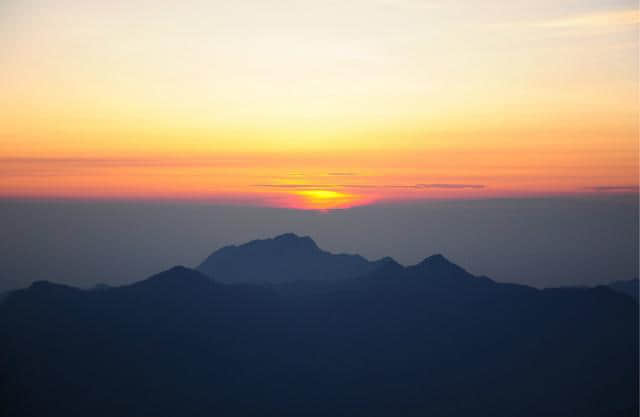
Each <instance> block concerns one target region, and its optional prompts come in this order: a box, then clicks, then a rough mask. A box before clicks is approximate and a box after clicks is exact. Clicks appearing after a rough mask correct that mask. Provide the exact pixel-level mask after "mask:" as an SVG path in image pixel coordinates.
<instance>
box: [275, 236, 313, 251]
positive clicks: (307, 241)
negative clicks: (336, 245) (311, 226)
mask: <svg viewBox="0 0 640 417" xmlns="http://www.w3.org/2000/svg"><path fill="white" fill-rule="evenodd" d="M270 240H273V242H276V243H280V244H285V245H296V246H298V247H307V248H315V249H317V248H318V245H316V242H315V241H314V240H313V239H311V237H309V236H298V235H296V234H295V233H284V234H281V235H278V236H276V237H274V238H273V239H270Z"/></svg>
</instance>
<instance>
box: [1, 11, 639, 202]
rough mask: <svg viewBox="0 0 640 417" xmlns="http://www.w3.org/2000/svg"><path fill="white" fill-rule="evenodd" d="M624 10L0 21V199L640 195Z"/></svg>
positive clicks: (41, 14)
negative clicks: (638, 191)
mask: <svg viewBox="0 0 640 417" xmlns="http://www.w3.org/2000/svg"><path fill="white" fill-rule="evenodd" d="M639 22H640V14H639V12H638V6H637V2H636V1H635V0H634V1H627V0H624V1H607V0H600V1H595V0H575V1H574V0H565V1H558V0H539V1H535V2H534V1H524V0H513V1H509V2H506V1H497V0H485V1H466V2H460V1H453V0H443V1H429V0H395V1H394V0H343V1H334V0H327V1H302V0H299V1H292V0H281V1H274V0H255V1H249V0H246V1H235V2H229V1H184V2H163V1H157V0H156V1H153V2H152V1H137V0H133V1H124V0H114V1H108V2H105V1H98V0H86V1H78V0H75V1H74V0H59V1H53V0H40V1H37V0H34V1H16V0H8V1H3V2H2V3H1V4H0V91H1V92H2V93H1V94H0V98H1V99H0V197H5V198H14V197H19V198H24V197H26V198H74V199H87V198H89V199H135V200H138V199H144V200H147V199H149V200H156V199H171V200H198V201H214V202H221V203H233V204H250V205H267V206H277V207H291V208H305V209H331V208H343V207H352V206H357V205H365V204H373V203H376V202H389V201H404V200H416V199H442V198H455V199H459V198H490V197H519V196H554V195H576V194H577V195H580V194H592V193H593V194H598V195H600V194H611V193H637V190H638V152H639V145H638V111H639V104H638V48H639V42H638V31H639Z"/></svg>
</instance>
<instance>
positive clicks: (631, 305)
mask: <svg viewBox="0 0 640 417" xmlns="http://www.w3.org/2000/svg"><path fill="white" fill-rule="evenodd" d="M284 239H291V241H293V242H300V244H301V245H303V246H307V247H306V248H298V249H296V248H287V249H286V251H287V252H288V253H296V251H299V252H300V253H302V254H308V253H309V252H313V251H314V250H313V247H315V245H314V244H312V242H309V241H310V239H308V240H306V239H304V238H297V237H294V236H288V237H285V238H284ZM300 239H302V240H300ZM273 243H274V242H266V243H265V242H264V241H263V242H262V243H259V244H257V243H254V245H258V246H261V247H262V246H263V245H266V247H274V246H272V244H273ZM281 243H282V242H277V245H276V246H277V247H281V246H280V244H281ZM292 245H294V246H295V244H292ZM243 246H244V245H243ZM239 248H240V247H239ZM236 249H238V248H235V249H233V251H234V252H235V250H236ZM316 250H317V251H319V250H318V249H317V248H316ZM257 252H260V253H261V251H257ZM257 252H253V251H251V250H246V251H245V249H242V250H241V254H242V255H240V254H238V253H236V254H235V255H234V256H233V257H231V258H230V259H233V263H235V262H241V261H243V259H244V262H245V263H251V262H253V260H254V258H253V257H252V256H253V255H254V253H257ZM320 252H321V251H320ZM275 253H276V254H275V255H274V256H275V257H276V258H277V259H279V261H280V258H281V257H282V256H281V255H280V254H279V252H277V251H276V252H275ZM243 256H247V257H246V258H243ZM305 256H306V255H305ZM320 256H322V255H320ZM329 256H335V255H329ZM260 259H261V262H264V264H265V265H274V264H276V263H275V262H269V260H268V257H267V256H266V255H264V256H263V257H262V258H260ZM292 263H293V264H298V265H300V263H298V262H296V261H293V260H292ZM376 265H377V268H376V269H374V270H368V271H365V273H363V274H361V275H359V276H357V277H353V278H349V277H347V276H346V275H345V276H342V278H341V279H334V280H330V279H327V278H328V277H325V276H323V275H319V276H320V277H321V279H319V280H312V281H307V280H304V279H303V280H285V279H283V282H282V283H281V284H277V285H273V284H271V285H258V284H225V283H221V282H219V281H217V280H216V279H215V278H213V279H212V278H211V277H210V276H208V275H205V274H203V273H201V272H199V271H196V270H192V269H189V268H185V267H174V268H172V269H170V270H167V271H164V272H161V273H159V274H156V275H154V276H152V277H150V278H148V279H145V280H143V281H140V282H137V283H134V284H131V285H126V286H122V287H113V288H105V289H103V290H100V291H95V290H80V289H76V288H72V287H68V286H64V285H58V284H54V283H50V282H44V281H41V282H36V283H34V284H33V285H32V286H31V287H29V288H27V289H23V290H18V291H13V292H11V293H10V294H9V295H8V296H7V298H6V299H5V301H4V302H3V303H2V304H0V370H1V372H0V415H3V416H4V415H7V416H21V417H30V416H38V417H43V416H44V417H47V416H64V417H74V416H78V417H80V416H82V417H85V416H97V417H102V416H104V417H106V416H109V417H111V416H125V417H138V416H140V417H142V416H145V417H146V416H154V417H164V416H167V417H169V416H171V417H174V416H186V417H192V416H194V417H195V416H198V417H199V416H202V417H204V416H211V415H216V416H223V417H224V416H256V417H258V416H264V417H276V416H277V417H289V416H290V417H294V416H311V417H325V416H332V417H339V416H345V417H346V416H354V417H389V416H409V417H412V416H416V417H417V416H452V417H457V416H461V417H462V416H464V417H468V416H486V415H490V416H494V417H512V416H521V417H539V416H581V417H596V416H598V417H599V416H636V415H637V413H638V388H639V387H638V353H639V350H638V321H637V318H638V304H637V303H635V302H634V301H633V300H632V299H631V298H630V297H628V296H625V295H621V294H618V293H616V292H615V291H613V290H611V289H609V288H608V287H596V288H585V289H577V288H563V289H547V290H537V289H534V288H531V287H527V286H522V285H512V284H502V283H497V282H494V281H492V280H491V279H489V278H486V277H478V276H475V275H473V274H471V273H469V272H467V271H465V270H464V269H462V268H460V267H459V266H457V265H455V264H453V263H452V262H450V261H448V260H447V259H446V258H444V257H443V256H441V255H434V256H431V257H428V258H426V259H425V260H424V261H423V262H420V263H419V264H417V265H414V266H410V267H403V266H402V265H400V264H398V263H397V262H395V261H393V260H392V259H390V258H385V259H383V260H381V261H379V262H377V263H376ZM270 268H271V269H269V268H267V269H266V270H265V271H266V272H265V276H264V277H260V276H259V275H256V276H253V275H247V276H251V277H252V280H253V281H256V282H264V281H269V280H270V278H271V275H270V274H272V273H273V272H274V271H276V270H277V269H276V268H275V267H270ZM365 269H366V268H365ZM228 271H229V270H227V273H229V272H228ZM342 271H344V270H342ZM211 272H212V273H211V275H212V276H214V277H216V276H217V275H218V274H216V272H215V271H211ZM261 278H264V279H261ZM227 279H229V280H233V277H231V276H227ZM238 281H241V280H240V279H238Z"/></svg>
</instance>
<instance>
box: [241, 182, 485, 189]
mask: <svg viewBox="0 0 640 417" xmlns="http://www.w3.org/2000/svg"><path fill="white" fill-rule="evenodd" d="M253 186H254V187H269V188H297V189H311V188H329V189H331V188H369V189H376V188H378V189H384V188H404V189H410V188H414V189H449V190H461V189H482V188H485V185H484V184H455V183H454V184H449V183H432V184H424V183H420V184H407V185H401V184H254V185H253Z"/></svg>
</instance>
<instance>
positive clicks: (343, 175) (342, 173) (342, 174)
mask: <svg viewBox="0 0 640 417" xmlns="http://www.w3.org/2000/svg"><path fill="white" fill-rule="evenodd" d="M327 175H330V176H335V177H350V176H353V175H356V173H355V172H328V173H327Z"/></svg>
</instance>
